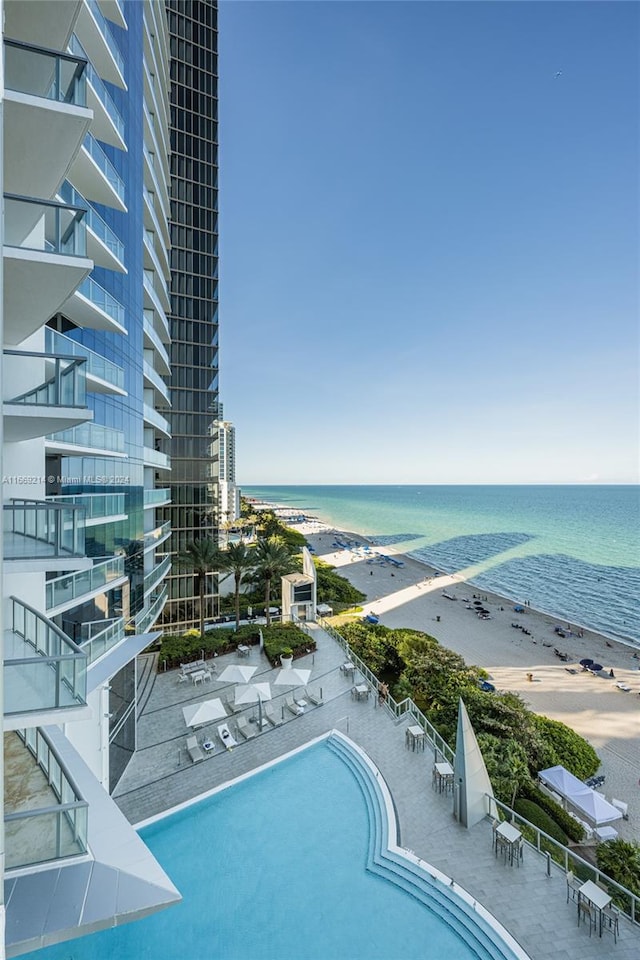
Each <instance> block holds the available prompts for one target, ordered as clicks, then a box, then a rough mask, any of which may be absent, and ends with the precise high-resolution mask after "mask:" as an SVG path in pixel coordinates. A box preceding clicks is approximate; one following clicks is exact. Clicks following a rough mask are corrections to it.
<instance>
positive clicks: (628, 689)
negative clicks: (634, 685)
mask: <svg viewBox="0 0 640 960" xmlns="http://www.w3.org/2000/svg"><path fill="white" fill-rule="evenodd" d="M616 687H617V688H618V690H622V691H623V692H624V693H631V687H630V686H629V684H628V683H624V682H623V681H622V680H618V682H617V683H616Z"/></svg>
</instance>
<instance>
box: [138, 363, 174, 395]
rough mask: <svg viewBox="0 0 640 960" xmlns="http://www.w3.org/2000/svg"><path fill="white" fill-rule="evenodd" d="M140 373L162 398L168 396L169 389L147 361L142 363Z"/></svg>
mask: <svg viewBox="0 0 640 960" xmlns="http://www.w3.org/2000/svg"><path fill="white" fill-rule="evenodd" d="M142 372H143V373H144V375H145V377H146V378H147V380H149V382H150V383H152V384H153V385H154V387H155V388H156V390H157V391H158V392H159V393H161V394H162V396H163V397H167V398H168V396H169V388H168V387H167V385H166V383H165V382H164V380H163V379H162V377H161V376H160V374H159V373H158V371H157V370H156V369H155V368H154V367H153V366H152V365H151V364H150V363H149V361H148V360H144V359H143V361H142Z"/></svg>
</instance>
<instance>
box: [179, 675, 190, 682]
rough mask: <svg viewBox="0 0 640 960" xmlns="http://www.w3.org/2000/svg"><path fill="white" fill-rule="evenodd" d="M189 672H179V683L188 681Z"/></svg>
mask: <svg viewBox="0 0 640 960" xmlns="http://www.w3.org/2000/svg"><path fill="white" fill-rule="evenodd" d="M188 682H189V674H188V673H179V674H178V683H188Z"/></svg>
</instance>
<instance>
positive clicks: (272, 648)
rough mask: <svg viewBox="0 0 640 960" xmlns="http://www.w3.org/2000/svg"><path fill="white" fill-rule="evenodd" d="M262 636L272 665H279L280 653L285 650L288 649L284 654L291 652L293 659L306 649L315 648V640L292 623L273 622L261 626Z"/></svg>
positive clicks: (303, 653)
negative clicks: (267, 625) (269, 624)
mask: <svg viewBox="0 0 640 960" xmlns="http://www.w3.org/2000/svg"><path fill="white" fill-rule="evenodd" d="M262 636H263V639H264V652H265V654H266V655H267V657H268V658H269V661H270V662H271V665H272V666H274V667H276V666H278V665H279V663H280V654H281V653H284V651H285V650H288V651H289V654H285V656H289V655H290V654H291V653H293V659H294V660H295V659H296V658H297V657H302V656H304V655H305V653H307V651H311V650H315V649H316V644H315V641H314V640H312V639H311V637H308V636H307V634H306V633H304V632H303V631H302V630H301V629H300V628H299V627H296V625H295V624H294V623H273V624H271V626H270V627H263V628H262Z"/></svg>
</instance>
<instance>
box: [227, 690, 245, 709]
mask: <svg viewBox="0 0 640 960" xmlns="http://www.w3.org/2000/svg"><path fill="white" fill-rule="evenodd" d="M223 700H224V704H225V706H226V707H227V709H228V710H230V711H231V713H237V712H238V711H239V710H242V706H241V705H240V704H239V703H236V702H235V693H234V692H233V690H230V691H229V693H226V694H225V695H224V697H223Z"/></svg>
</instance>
